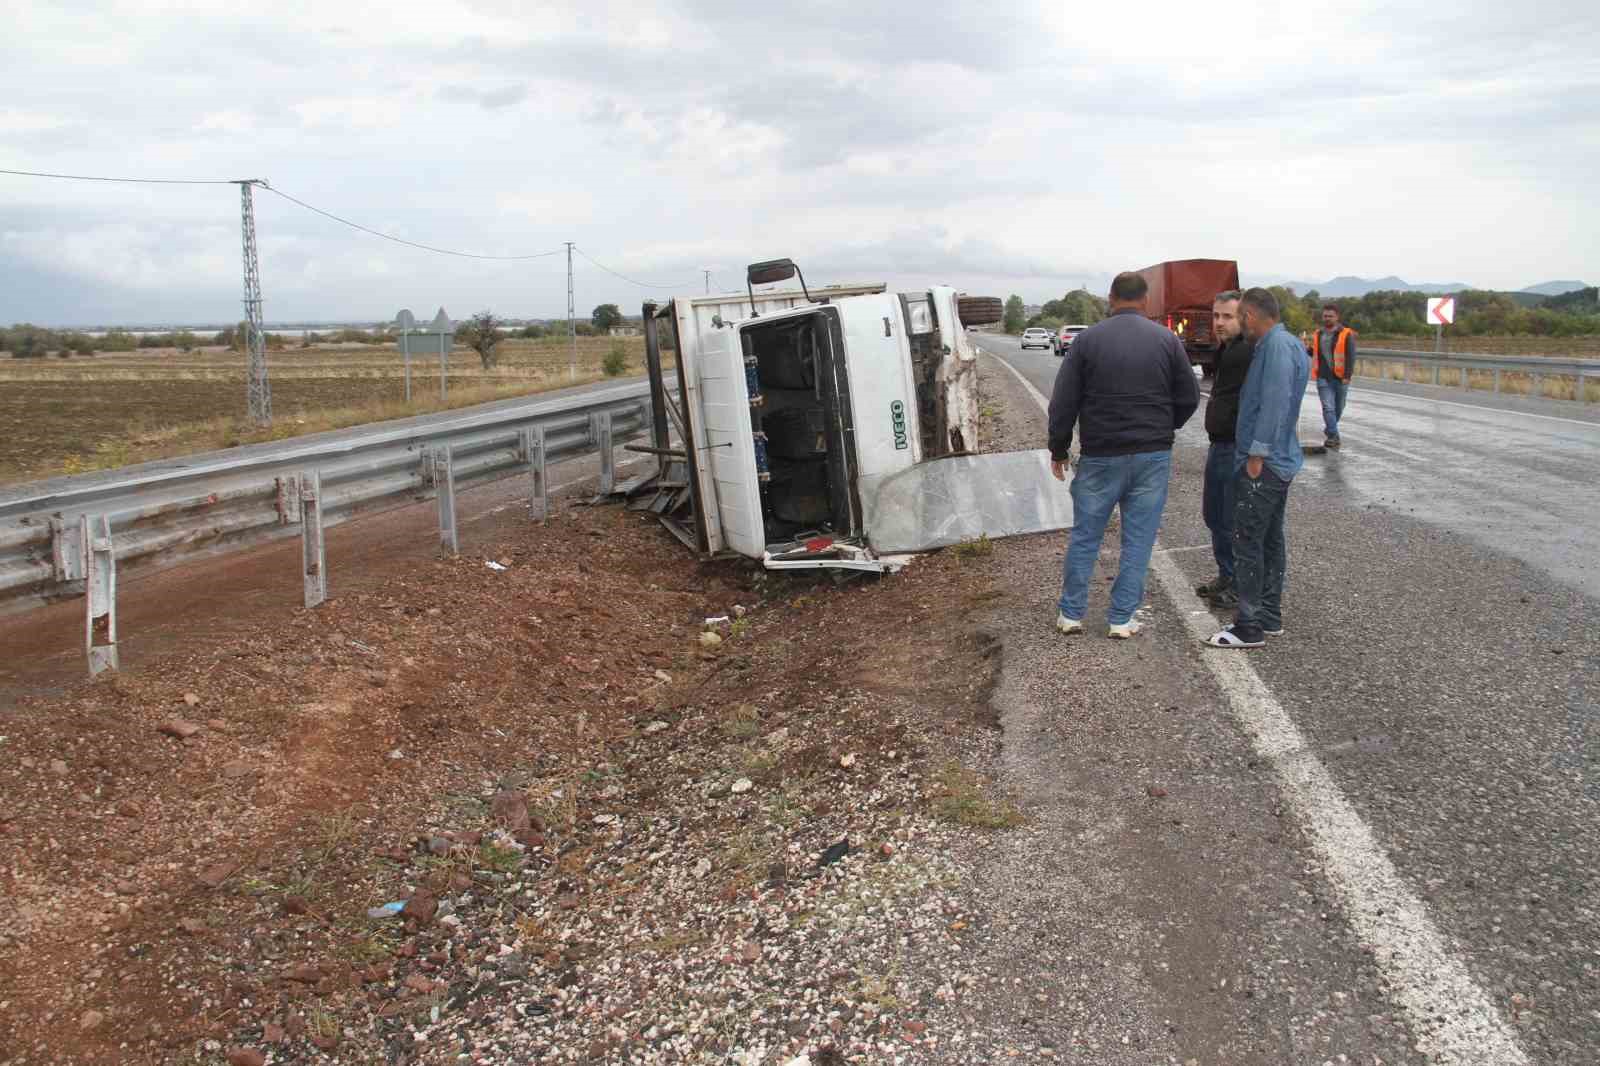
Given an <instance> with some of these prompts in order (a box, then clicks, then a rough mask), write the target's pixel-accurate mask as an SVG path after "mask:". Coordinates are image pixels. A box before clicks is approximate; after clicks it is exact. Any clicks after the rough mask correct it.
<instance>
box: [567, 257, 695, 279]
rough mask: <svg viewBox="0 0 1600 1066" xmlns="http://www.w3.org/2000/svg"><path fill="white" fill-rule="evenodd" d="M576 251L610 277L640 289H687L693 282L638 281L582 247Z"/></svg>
mask: <svg viewBox="0 0 1600 1066" xmlns="http://www.w3.org/2000/svg"><path fill="white" fill-rule="evenodd" d="M577 252H578V254H579V255H581V256H583V257H584V258H585V259H587V260H589V262H591V263H593V264H594V265H595V266H597V267H599V268H600V269H601V270H604V271H605V272H606V273H607V274H610V275H611V276H612V277H614V278H621V279H622V280H623V281H626V282H627V283H628V284H630V285H637V286H639V287H640V288H642V289H687V288H689V287H690V286H692V285H693V284H694V283H693V282H689V283H687V284H683V283H674V284H671V285H662V284H660V283H658V282H654V281H639V280H637V279H635V278H630V277H628V276H627V275H626V274H618V273H617V272H616V271H615V270H612V269H611V268H610V267H608V266H606V265H605V264H604V263H601V262H598V261H596V260H595V258H594V257H593V256H591V255H590V254H589V253H588V252H586V251H584V250H583V249H582V248H579V249H577Z"/></svg>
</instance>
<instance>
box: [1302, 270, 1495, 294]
mask: <svg viewBox="0 0 1600 1066" xmlns="http://www.w3.org/2000/svg"><path fill="white" fill-rule="evenodd" d="M1284 284H1285V285H1286V286H1287V287H1288V288H1291V289H1293V290H1294V291H1295V292H1297V293H1299V294H1300V295H1302V296H1304V295H1305V294H1306V293H1308V292H1311V291H1312V290H1315V291H1316V293H1317V295H1318V296H1328V297H1351V296H1365V295H1367V294H1368V293H1373V292H1425V293H1429V294H1435V293H1445V292H1460V291H1461V290H1462V289H1470V288H1471V287H1472V286H1470V285H1467V284H1466V283H1464V282H1460V281H1453V282H1450V283H1449V284H1440V283H1438V282H1431V281H1430V282H1423V283H1420V284H1415V285H1414V284H1412V283H1411V282H1409V281H1407V280H1406V279H1405V278H1397V277H1395V276H1394V275H1392V274H1391V275H1389V276H1388V277H1386V278H1372V279H1368V278H1357V277H1352V276H1350V275H1348V274H1346V275H1343V276H1341V277H1337V278H1330V279H1328V280H1327V281H1322V282H1313V281H1289V282H1285V283H1284Z"/></svg>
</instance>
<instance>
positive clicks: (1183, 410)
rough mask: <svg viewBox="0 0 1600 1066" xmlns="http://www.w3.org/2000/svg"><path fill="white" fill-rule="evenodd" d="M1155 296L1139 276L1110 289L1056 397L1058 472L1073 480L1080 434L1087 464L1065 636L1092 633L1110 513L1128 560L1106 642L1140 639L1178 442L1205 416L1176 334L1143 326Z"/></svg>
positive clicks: (1075, 500) (1079, 487)
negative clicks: (1106, 311) (1118, 521)
mask: <svg viewBox="0 0 1600 1066" xmlns="http://www.w3.org/2000/svg"><path fill="white" fill-rule="evenodd" d="M1148 290H1149V286H1148V285H1147V284H1146V283H1145V280H1144V278H1142V277H1140V276H1139V275H1138V274H1135V273H1131V272H1130V273H1124V274H1118V275H1117V276H1116V279H1115V280H1114V281H1112V283H1111V315H1110V317H1108V318H1106V319H1105V320H1104V321H1102V322H1099V323H1097V324H1096V325H1093V326H1091V327H1089V328H1088V329H1086V330H1084V331H1083V332H1082V333H1080V334H1078V339H1077V340H1075V341H1073V342H1072V347H1071V348H1069V349H1068V350H1067V357H1066V359H1065V361H1064V362H1063V363H1062V364H1061V368H1060V369H1059V370H1057V371H1056V384H1055V388H1054V390H1053V391H1052V395H1051V397H1050V459H1051V463H1050V468H1051V470H1052V471H1053V472H1054V473H1055V476H1056V479H1057V480H1058V481H1060V480H1065V478H1066V470H1067V463H1068V460H1069V459H1070V457H1071V450H1072V433H1073V427H1074V426H1076V427H1077V430H1078V440H1079V441H1080V442H1081V444H1080V447H1081V449H1082V455H1081V456H1080V457H1079V459H1078V466H1077V470H1076V472H1075V473H1074V474H1073V477H1072V540H1071V542H1070V543H1069V545H1068V547H1067V558H1066V561H1065V562H1064V563H1063V565H1062V571H1063V573H1062V579H1061V604H1060V607H1061V611H1060V613H1059V614H1058V615H1057V616H1056V628H1057V629H1058V630H1060V631H1061V632H1063V633H1081V632H1083V615H1084V612H1085V610H1087V609H1088V605H1089V577H1090V575H1091V574H1093V572H1094V564H1095V560H1096V559H1097V558H1098V557H1099V555H1100V541H1101V539H1102V538H1103V537H1104V536H1105V532H1106V523H1107V522H1108V521H1110V519H1111V511H1112V509H1113V508H1117V509H1119V510H1120V511H1121V513H1122V555H1121V557H1120V560H1119V562H1118V566H1117V580H1116V582H1115V583H1114V584H1113V585H1112V586H1111V609H1110V611H1109V612H1107V616H1106V620H1107V622H1109V623H1110V628H1109V629H1108V630H1107V635H1108V636H1110V637H1113V638H1118V639H1126V638H1128V637H1131V636H1133V635H1134V634H1135V633H1137V632H1138V631H1139V624H1138V622H1136V621H1135V620H1134V617H1133V612H1134V611H1135V610H1137V609H1138V607H1139V604H1140V602H1141V601H1143V599H1144V581H1145V573H1146V571H1147V570H1148V569H1149V567H1150V551H1151V549H1152V548H1153V547H1154V546H1155V541H1156V529H1157V528H1158V527H1159V526H1160V525H1161V512H1162V510H1163V509H1164V508H1165V507H1166V505H1167V482H1168V481H1169V480H1170V479H1171V477H1172V439H1173V435H1174V434H1175V433H1176V432H1177V430H1178V429H1180V428H1182V426H1183V424H1184V423H1185V422H1187V421H1188V420H1189V416H1190V415H1192V414H1194V412H1195V409H1196V408H1197V407H1199V406H1200V389H1199V386H1197V385H1196V384H1195V381H1194V371H1193V370H1191V369H1190V367H1189V356H1188V353H1186V352H1185V351H1184V350H1183V342H1182V341H1180V340H1179V339H1178V337H1177V335H1176V334H1175V333H1173V332H1172V331H1171V330H1169V329H1164V328H1162V327H1161V326H1158V325H1156V324H1155V323H1154V322H1152V321H1150V320H1149V319H1148V318H1146V317H1144V299H1145V294H1146V292H1147V291H1148Z"/></svg>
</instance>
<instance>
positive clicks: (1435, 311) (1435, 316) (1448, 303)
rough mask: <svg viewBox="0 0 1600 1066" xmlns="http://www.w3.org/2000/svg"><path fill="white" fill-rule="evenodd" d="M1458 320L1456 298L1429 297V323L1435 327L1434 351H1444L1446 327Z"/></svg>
mask: <svg viewBox="0 0 1600 1066" xmlns="http://www.w3.org/2000/svg"><path fill="white" fill-rule="evenodd" d="M1455 320H1456V298H1455V297H1454V296H1430V297H1428V322H1429V323H1431V324H1432V325H1433V350H1434V351H1436V352H1442V351H1444V327H1446V326H1448V325H1450V324H1451V323H1453V322H1454V321H1455Z"/></svg>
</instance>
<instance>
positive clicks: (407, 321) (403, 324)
mask: <svg viewBox="0 0 1600 1066" xmlns="http://www.w3.org/2000/svg"><path fill="white" fill-rule="evenodd" d="M394 324H395V325H396V326H399V327H400V358H401V359H403V360H404V361H405V366H406V403H410V402H411V331H412V330H414V329H416V328H417V316H415V315H413V314H412V313H411V311H410V310H409V309H407V310H403V311H401V312H400V313H399V314H398V315H395V316H394Z"/></svg>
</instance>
